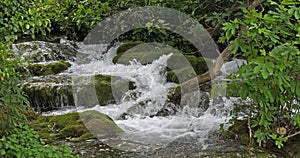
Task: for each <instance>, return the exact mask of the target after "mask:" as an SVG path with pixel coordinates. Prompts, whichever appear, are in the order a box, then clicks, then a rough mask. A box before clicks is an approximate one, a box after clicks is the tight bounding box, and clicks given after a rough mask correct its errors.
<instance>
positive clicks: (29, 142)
mask: <svg viewBox="0 0 300 158" xmlns="http://www.w3.org/2000/svg"><path fill="white" fill-rule="evenodd" d="M0 156H1V157H3V158H10V157H16V158H23V157H35V158H52V157H53V158H57V157H68V158H73V157H78V156H73V155H72V150H71V148H69V147H67V146H45V143H44V142H43V141H40V140H39V135H38V134H37V133H36V132H34V131H33V130H31V129H30V128H29V127H28V126H27V125H19V126H17V127H15V128H14V129H13V130H12V133H11V134H9V135H7V136H3V137H2V138H1V139H0Z"/></svg>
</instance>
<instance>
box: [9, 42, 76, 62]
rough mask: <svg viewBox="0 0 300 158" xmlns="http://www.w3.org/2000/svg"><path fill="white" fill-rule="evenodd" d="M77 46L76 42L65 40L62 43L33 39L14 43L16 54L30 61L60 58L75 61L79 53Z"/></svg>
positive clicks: (46, 60)
mask: <svg viewBox="0 0 300 158" xmlns="http://www.w3.org/2000/svg"><path fill="white" fill-rule="evenodd" d="M77 48H78V47H77V45H76V44H75V42H71V41H65V40H64V41H63V42H61V43H50V42H44V41H33V42H23V43H17V44H14V45H13V51H14V52H15V53H16V55H17V56H19V57H21V59H22V60H23V61H28V62H30V63H38V62H49V61H59V60H64V61H66V60H69V61H74V60H75V59H76V54H77V53H78V51H77Z"/></svg>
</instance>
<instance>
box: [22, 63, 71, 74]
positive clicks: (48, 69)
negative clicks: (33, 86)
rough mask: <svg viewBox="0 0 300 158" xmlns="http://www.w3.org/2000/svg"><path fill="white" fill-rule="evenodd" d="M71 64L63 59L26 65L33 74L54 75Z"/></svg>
mask: <svg viewBox="0 0 300 158" xmlns="http://www.w3.org/2000/svg"><path fill="white" fill-rule="evenodd" d="M70 66H71V64H70V63H68V62H65V61H57V62H53V63H50V64H30V65H28V66H27V69H28V70H29V72H30V73H31V74H32V75H34V76H47V75H55V74H58V73H61V72H63V71H65V70H67V69H68V68H69V67H70Z"/></svg>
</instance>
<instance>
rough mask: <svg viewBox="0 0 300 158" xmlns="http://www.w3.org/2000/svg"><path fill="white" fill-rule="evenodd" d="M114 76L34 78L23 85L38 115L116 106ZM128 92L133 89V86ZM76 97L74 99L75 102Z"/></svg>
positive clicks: (131, 85)
mask: <svg viewBox="0 0 300 158" xmlns="http://www.w3.org/2000/svg"><path fill="white" fill-rule="evenodd" d="M111 79H112V77H111V76H107V75H94V76H93V75H92V76H85V77H84V76H83V77H78V78H73V79H72V78H71V77H70V76H67V75H56V76H53V75H50V76H41V77H32V78H29V79H28V80H26V82H24V83H23V84H22V85H21V88H22V90H23V91H24V92H25V94H26V95H27V96H28V100H29V102H30V105H31V106H32V107H33V108H34V109H36V110H38V111H49V110H59V109H64V108H67V107H74V106H75V103H77V104H76V105H78V106H85V107H92V106H95V105H102V106H104V105H107V104H108V103H112V102H115V97H114V94H113V92H112V83H111ZM130 83H131V84H129V88H134V86H133V83H132V82H130ZM74 96H75V98H74Z"/></svg>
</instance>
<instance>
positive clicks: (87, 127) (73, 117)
mask: <svg viewBox="0 0 300 158" xmlns="http://www.w3.org/2000/svg"><path fill="white" fill-rule="evenodd" d="M30 126H31V127H32V128H33V129H34V130H36V131H38V133H39V135H40V136H41V138H42V139H46V140H48V141H52V140H56V139H66V138H72V139H71V141H82V140H86V139H90V138H93V137H95V136H98V137H108V136H116V135H119V134H120V133H122V132H123V131H122V129H121V128H119V127H118V126H117V125H116V124H115V123H114V121H113V120H112V119H111V118H110V117H108V116H107V115H105V114H102V113H99V112H97V111H93V110H91V111H85V112H82V113H68V114H65V115H58V116H39V117H38V118H37V119H36V120H33V121H31V122H30ZM90 131H92V133H91V132H90Z"/></svg>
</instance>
